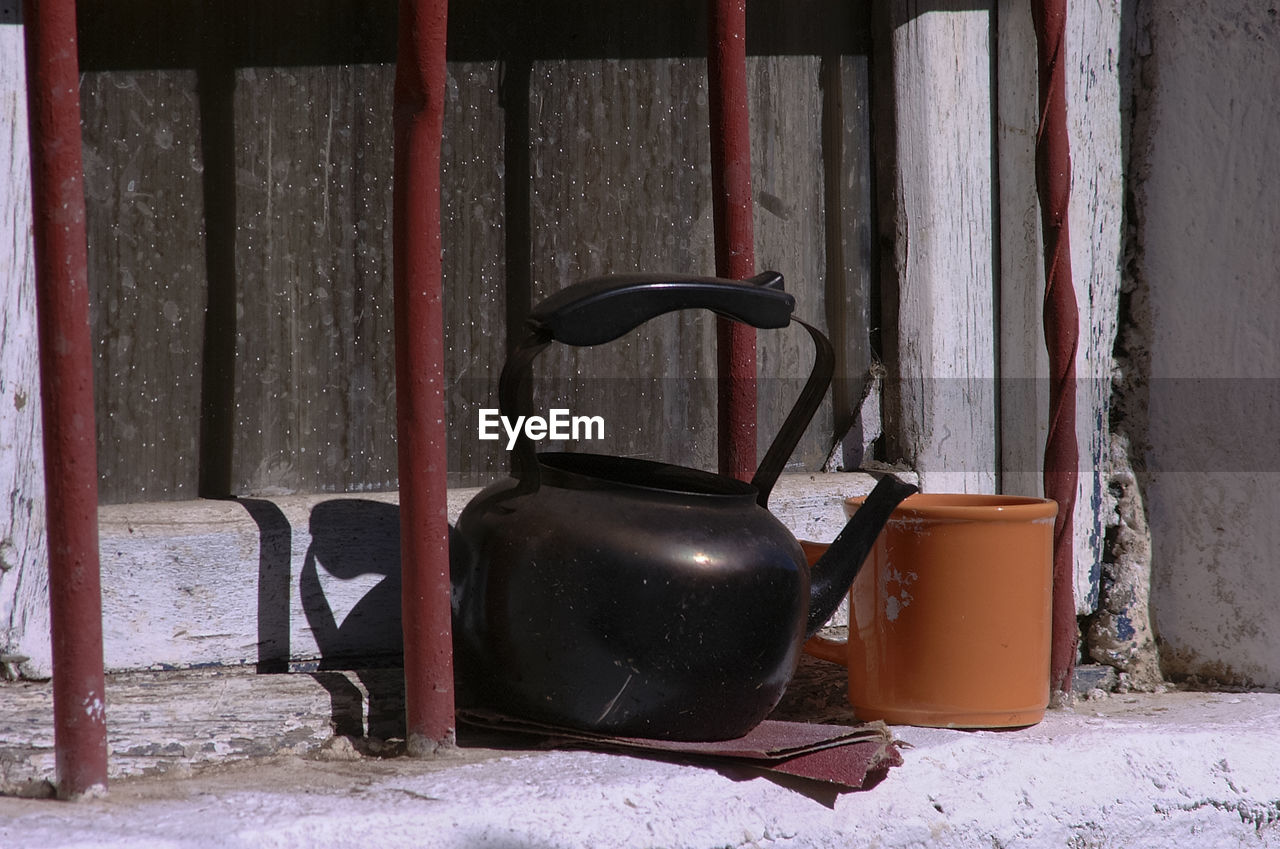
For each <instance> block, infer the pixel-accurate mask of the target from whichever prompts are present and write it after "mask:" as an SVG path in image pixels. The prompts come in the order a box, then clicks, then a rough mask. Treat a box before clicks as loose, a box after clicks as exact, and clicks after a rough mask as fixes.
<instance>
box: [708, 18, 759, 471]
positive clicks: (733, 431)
mask: <svg viewBox="0 0 1280 849" xmlns="http://www.w3.org/2000/svg"><path fill="white" fill-rule="evenodd" d="M709 12H710V15H709V37H710V44H709V50H708V54H707V77H708V83H709V85H708V88H709V89H710V91H709V103H710V111H711V190H712V208H713V211H714V215H715V240H716V274H717V275H719V276H721V277H729V278H733V279H736V280H742V279H745V278H747V277H750V276H751V275H752V274H754V273H755V264H756V260H755V243H754V239H755V232H754V222H753V220H752V203H753V200H752V196H751V117H750V112H749V110H748V108H747V3H746V0H710V9H709ZM716 361H717V375H718V379H717V399H718V404H719V406H718V410H719V413H718V419H719V423H718V425H719V430H718V436H719V439H718V450H719V459H720V473H721V474H725V475H732V476H733V477H736V478H738V479H739V480H750V479H751V476H752V474H754V472H755V467H756V337H755V331H754V330H753V329H752V328H750V327H748V326H747V325H745V324H740V323H738V322H733V321H729V320H728V319H725V318H717V319H716Z"/></svg>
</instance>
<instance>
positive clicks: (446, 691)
mask: <svg viewBox="0 0 1280 849" xmlns="http://www.w3.org/2000/svg"><path fill="white" fill-rule="evenodd" d="M448 8H449V4H448V2H447V0H400V13H399V28H400V29H399V38H398V53H397V58H396V75H395V92H394V98H395V109H394V112H395V115H394V123H395V164H394V168H395V180H394V189H393V197H392V204H393V223H392V228H393V229H392V240H393V248H392V251H393V262H394V268H393V275H394V286H395V350H396V434H397V444H398V460H399V467H400V551H401V564H402V569H403V582H402V590H401V593H402V595H401V613H402V617H403V626H404V667H405V720H406V740H407V741H408V748H409V752H410V754H414V755H425V754H430V753H432V752H434V751H436V750H437V749H439V748H440V747H442V746H450V745H452V744H453V740H454V728H455V726H454V698H453V647H452V628H451V623H450V620H449V617H450V605H449V523H448V517H447V514H446V490H445V486H446V482H445V472H446V466H447V456H446V451H445V403H444V316H443V312H442V308H441V300H442V295H443V292H442V290H443V270H442V261H441V253H440V249H441V244H440V149H441V134H442V132H443V127H444V96H445V42H446V33H447V22H448Z"/></svg>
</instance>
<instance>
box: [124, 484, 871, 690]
mask: <svg viewBox="0 0 1280 849" xmlns="http://www.w3.org/2000/svg"><path fill="white" fill-rule="evenodd" d="M872 483H873V481H872V479H871V478H870V477H869V476H867V475H860V474H827V475H821V474H819V475H808V474H806V475H792V474H788V475H783V476H782V478H781V480H780V481H779V484H778V486H777V487H776V489H775V491H774V495H773V499H772V502H773V505H774V512H775V514H776V515H777V516H778V517H779V518H780V519H781V520H782V521H783V522H784V523H785V524H786V525H788V527H790V528H792V530H793V532H794V533H796V534H797V535H798V536H801V537H802V538H806V539H812V540H817V541H829V540H831V539H833V538H834V537H835V535H836V533H838V532H839V530H840V528H842V527H843V526H844V521H845V520H844V513H843V499H844V498H845V497H848V496H853V495H865V494H866V493H867V492H868V491H869V490H870V486H871V484H872ZM474 493H475V490H474V489H457V490H451V491H450V493H449V519H450V521H455V520H456V519H457V515H458V513H460V512H461V510H462V507H463V506H464V505H465V503H466V502H467V501H468V500H469V499H470V498H471V496H472V495H474ZM398 522H399V510H398V507H397V494H396V493H365V494H361V495H359V496H358V497H353V496H341V497H333V496H324V495H307V496H281V497H277V498H271V499H265V498H262V499H244V500H241V501H194V502H165V503H156V504H130V505H106V506H104V507H102V508H101V510H100V511H99V525H100V528H101V536H102V545H101V548H102V553H101V560H102V574H103V577H102V585H103V633H104V653H105V656H106V666H107V668H108V669H109V670H127V669H143V668H156V667H190V666H201V665H209V664H224V665H225V664H257V665H258V666H259V667H260V668H263V669H268V670H272V669H282V668H285V667H286V666H287V664H288V663H290V662H306V661H318V662H319V664H320V668H322V669H323V668H348V667H349V666H350V663H351V659H352V658H363V659H365V660H366V661H367V659H368V658H369V657H370V656H373V655H378V654H389V653H394V652H395V651H397V649H398V646H399V636H400V604H399V568H400V561H399V551H400V549H399V545H398V539H399V537H398V533H399V530H398V528H399V525H398Z"/></svg>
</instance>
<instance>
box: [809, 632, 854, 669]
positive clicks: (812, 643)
mask: <svg viewBox="0 0 1280 849" xmlns="http://www.w3.org/2000/svg"><path fill="white" fill-rule="evenodd" d="M804 653H805V654H807V655H810V656H812V657H816V658H817V659H818V660H827V661H830V662H831V663H838V664H840V665H841V666H843V667H844V668H845V669H848V668H849V644H848V643H842V642H840V641H839V640H829V639H827V638H826V637H810V638H809V639H807V640H805V641H804Z"/></svg>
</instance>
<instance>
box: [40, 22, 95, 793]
mask: <svg viewBox="0 0 1280 849" xmlns="http://www.w3.org/2000/svg"><path fill="white" fill-rule="evenodd" d="M24 22H25V24H26V32H25V36H24V37H25V39H26V58H27V109H28V114H29V132H30V134H31V190H32V191H31V195H32V207H33V210H32V211H33V214H34V222H35V226H34V237H35V271H36V310H37V315H38V327H39V330H38V333H39V340H40V398H41V403H42V404H43V406H44V410H43V419H42V424H43V426H44V463H45V509H46V512H47V517H48V519H47V521H48V528H47V533H48V540H49V605H50V620H51V634H52V640H53V733H54V749H55V755H54V757H55V763H56V769H57V782H58V793H59V795H60V796H63V797H64V798H65V797H75V796H80V795H83V794H85V793H87V792H90V791H91V790H94V789H95V788H103V789H105V788H106V785H107V724H106V689H105V682H104V679H103V674H102V587H101V576H100V574H99V569H98V454H97V443H96V433H95V429H94V413H93V345H92V341H91V338H90V331H89V273H88V247H87V242H86V237H85V223H84V214H85V206H84V171H83V164H82V162H81V157H80V68H79V63H78V59H77V55H76V4H75V0H40V2H35V0H28V2H27V5H26V10H25V14H24Z"/></svg>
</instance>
